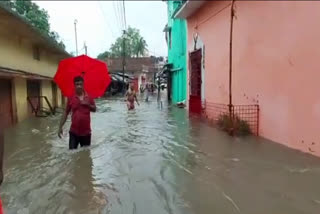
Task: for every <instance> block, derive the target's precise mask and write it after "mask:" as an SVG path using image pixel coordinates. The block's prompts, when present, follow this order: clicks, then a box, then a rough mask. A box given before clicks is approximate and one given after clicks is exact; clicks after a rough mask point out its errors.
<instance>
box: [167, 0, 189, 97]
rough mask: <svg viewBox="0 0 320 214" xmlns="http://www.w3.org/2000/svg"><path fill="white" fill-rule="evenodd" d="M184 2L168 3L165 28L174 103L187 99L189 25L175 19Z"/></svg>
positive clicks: (183, 20)
mask: <svg viewBox="0 0 320 214" xmlns="http://www.w3.org/2000/svg"><path fill="white" fill-rule="evenodd" d="M183 2H184V1H167V7H168V24H167V26H166V28H165V32H166V40H167V44H168V63H171V64H172V68H171V70H170V75H169V78H170V80H169V82H170V85H171V86H170V87H169V89H171V91H170V92H169V93H171V96H170V97H171V100H172V102H173V103H178V102H184V101H186V99H187V85H186V83H187V65H186V63H187V23H186V20H185V19H179V18H175V17H174V16H175V14H176V12H177V11H178V10H179V8H180V7H181V6H182V5H183Z"/></svg>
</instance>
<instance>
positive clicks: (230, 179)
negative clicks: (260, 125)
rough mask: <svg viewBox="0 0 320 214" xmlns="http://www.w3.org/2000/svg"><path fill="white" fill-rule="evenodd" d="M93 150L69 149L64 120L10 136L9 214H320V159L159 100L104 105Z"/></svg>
mask: <svg viewBox="0 0 320 214" xmlns="http://www.w3.org/2000/svg"><path fill="white" fill-rule="evenodd" d="M97 105H98V112H97V113H95V114H93V115H92V126H93V145H92V146H91V148H89V149H80V150H77V151H75V152H70V151H69V150H68V142H67V140H68V135H67V133H66V131H67V128H68V124H67V126H66V128H65V133H64V135H65V136H64V138H63V139H62V140H60V139H59V138H58V137H57V134H56V133H57V126H58V121H59V119H60V115H57V116H55V117H48V118H31V119H28V120H26V121H24V122H22V123H20V124H18V125H17V126H15V127H14V128H12V129H9V130H8V131H7V132H6V139H5V141H6V142H5V145H6V148H5V150H6V151H5V160H4V162H5V164H4V167H5V169H4V171H5V182H4V184H3V186H2V188H1V197H2V200H3V203H4V207H5V209H6V210H5V211H6V212H5V213H7V214H16V213H17V214H19V213H21V214H22V213H23V214H25V213H30V214H44V213H46V214H54V213H68V214H71V213H75V214H82V213H83V214H90V213H111V214H129V213H132V214H151V213H152V214H213V213H217V214H220V213H221V214H233V213H245V214H258V213H259V214H270V213H288V214H289V213H290V214H303V213H306V214H317V213H319V210H320V186H319V179H318V178H319V177H320V167H319V166H320V159H319V158H316V157H312V156H311V155H304V154H302V153H300V152H297V151H294V150H290V149H288V148H285V147H282V146H281V145H279V144H274V143H271V142H265V141H264V140H262V139H259V138H255V137H249V138H231V137H229V136H228V135H226V134H225V133H223V132H220V131H218V130H216V129H215V128H213V127H210V126H208V125H207V124H206V123H205V122H204V121H200V120H199V119H195V118H189V117H188V114H187V111H185V110H183V109H179V108H176V107H172V106H168V105H167V104H166V103H164V104H163V106H162V108H161V106H159V105H158V103H157V101H156V97H153V98H152V100H151V102H149V103H146V102H142V104H141V106H140V107H137V109H136V110H135V111H133V112H128V111H127V110H126V105H125V102H124V101H123V98H121V99H115V100H99V101H97Z"/></svg>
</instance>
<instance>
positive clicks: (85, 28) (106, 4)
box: [36, 1, 167, 57]
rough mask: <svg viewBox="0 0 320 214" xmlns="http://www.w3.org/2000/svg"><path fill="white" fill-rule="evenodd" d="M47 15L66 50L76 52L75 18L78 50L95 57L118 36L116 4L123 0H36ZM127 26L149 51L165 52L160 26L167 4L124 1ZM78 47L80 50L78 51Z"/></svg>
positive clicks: (157, 53) (165, 15) (156, 53)
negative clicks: (145, 44)
mask: <svg viewBox="0 0 320 214" xmlns="http://www.w3.org/2000/svg"><path fill="white" fill-rule="evenodd" d="M36 3H37V4H38V5H39V6H40V7H42V8H44V9H46V10H47V11H48V13H49V15H50V24H51V29H52V30H54V31H57V32H58V33H59V35H60V36H61V37H62V39H63V41H64V43H65V44H66V48H67V51H69V52H71V51H72V52H75V36H74V34H75V33H74V19H77V20H78V24H77V30H78V49H79V54H81V53H84V49H83V44H84V41H86V43H87V46H88V55H89V56H91V57H96V56H97V55H98V54H99V53H101V52H103V51H105V50H107V49H109V47H110V45H111V44H112V43H113V42H114V41H115V39H116V38H117V37H118V36H120V35H121V26H120V24H119V21H118V18H116V17H117V16H118V15H119V13H118V12H115V11H117V6H118V5H119V4H120V3H121V4H122V1H36ZM125 5H126V18H127V26H128V25H130V26H132V27H135V28H138V29H139V30H140V33H141V35H142V36H143V37H144V38H145V40H146V41H147V43H148V46H149V47H148V49H149V51H150V54H152V55H157V56H166V55H167V46H166V42H165V37H164V33H163V32H162V31H163V28H164V26H165V24H166V23H167V7H166V3H164V2H162V1H126V2H125ZM80 50H81V51H80Z"/></svg>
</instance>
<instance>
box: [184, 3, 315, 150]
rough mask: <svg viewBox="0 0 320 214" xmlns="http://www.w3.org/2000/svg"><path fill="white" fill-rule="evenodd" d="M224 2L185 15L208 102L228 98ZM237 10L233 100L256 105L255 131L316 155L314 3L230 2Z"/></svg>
mask: <svg viewBox="0 0 320 214" xmlns="http://www.w3.org/2000/svg"><path fill="white" fill-rule="evenodd" d="M228 5H229V6H228ZM230 5H231V4H230V2H226V1H222V2H219V1H218V2H208V3H206V5H204V7H202V8H201V9H200V10H199V11H198V12H197V13H196V14H194V15H193V16H192V17H190V18H189V19H188V38H189V40H188V48H189V50H190V49H191V48H192V47H193V43H192V42H193V41H192V37H193V33H194V32H196V31H197V32H198V34H199V36H200V37H201V39H202V40H203V42H204V44H205V49H206V59H205V66H206V79H205V85H206V86H205V90H206V100H207V101H210V102H215V103H226V104H227V103H228V59H229V33H230ZM223 8H225V9H223ZM235 9H236V16H237V18H236V19H235V20H234V37H233V101H234V104H255V103H258V104H259V105H260V110H261V111H260V135H261V136H263V137H265V138H268V139H270V140H273V141H275V142H279V143H282V144H284V145H287V146H289V147H291V148H295V149H299V150H301V151H303V152H308V153H311V154H314V155H317V156H320V135H319V133H320V84H319V81H320V48H318V46H319V47H320V22H319V20H320V13H319V11H320V2H318V1H270V2H268V1H236V3H235ZM205 20H206V21H205ZM197 25H198V26H197ZM196 26H197V29H196Z"/></svg>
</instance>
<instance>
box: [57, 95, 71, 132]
mask: <svg viewBox="0 0 320 214" xmlns="http://www.w3.org/2000/svg"><path fill="white" fill-rule="evenodd" d="M69 102H70V101H69V99H68V103H67V105H66V107H65V110H64V112H63V114H62V117H61V120H60V124H59V129H58V136H59V138H62V134H63V131H62V127H63V125H64V124H65V123H66V121H67V119H68V115H69V113H70V103H69Z"/></svg>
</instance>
